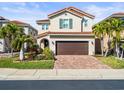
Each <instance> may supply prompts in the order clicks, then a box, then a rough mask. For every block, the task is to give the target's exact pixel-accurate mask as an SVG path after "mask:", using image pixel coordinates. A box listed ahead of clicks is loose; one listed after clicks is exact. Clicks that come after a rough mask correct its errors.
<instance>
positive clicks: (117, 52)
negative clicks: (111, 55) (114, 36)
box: [116, 42, 119, 58]
mask: <svg viewBox="0 0 124 93" xmlns="http://www.w3.org/2000/svg"><path fill="white" fill-rule="evenodd" d="M116 55H117V57H118V58H119V49H118V44H117V42H116Z"/></svg>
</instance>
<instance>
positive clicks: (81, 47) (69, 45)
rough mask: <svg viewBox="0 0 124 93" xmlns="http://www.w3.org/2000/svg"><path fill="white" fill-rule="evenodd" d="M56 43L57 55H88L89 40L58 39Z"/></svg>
mask: <svg viewBox="0 0 124 93" xmlns="http://www.w3.org/2000/svg"><path fill="white" fill-rule="evenodd" d="M56 44H57V45H56V54H57V55H88V42H78V41H58V42H56Z"/></svg>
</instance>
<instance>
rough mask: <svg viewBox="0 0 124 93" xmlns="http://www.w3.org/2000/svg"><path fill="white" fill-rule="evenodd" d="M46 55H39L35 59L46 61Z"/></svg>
mask: <svg viewBox="0 0 124 93" xmlns="http://www.w3.org/2000/svg"><path fill="white" fill-rule="evenodd" d="M44 57H45V55H44V54H38V55H37V56H36V57H35V60H42V59H44Z"/></svg>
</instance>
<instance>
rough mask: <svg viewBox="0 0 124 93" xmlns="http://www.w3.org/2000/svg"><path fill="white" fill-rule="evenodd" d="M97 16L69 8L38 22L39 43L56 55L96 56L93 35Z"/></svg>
mask: <svg viewBox="0 0 124 93" xmlns="http://www.w3.org/2000/svg"><path fill="white" fill-rule="evenodd" d="M94 18H95V16H93V15H91V14H89V13H86V12H84V11H82V10H79V9H77V8H75V7H68V8H64V9H62V10H59V11H57V12H54V13H52V14H49V15H48V19H45V20H44V19H43V20H37V21H36V22H37V24H38V25H39V26H40V27H41V33H40V34H39V35H38V37H37V43H38V44H39V45H40V47H41V48H45V47H49V48H50V49H51V50H52V51H53V53H54V54H56V55H94V53H95V39H94V35H93V33H92V25H93V19H94Z"/></svg>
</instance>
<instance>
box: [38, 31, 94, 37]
mask: <svg viewBox="0 0 124 93" xmlns="http://www.w3.org/2000/svg"><path fill="white" fill-rule="evenodd" d="M48 34H56V35H57V34H58V35H59V34H61V35H63V34H65V35H72V34H73V35H76V34H77V35H78V34H80V35H92V34H93V33H92V32H45V33H42V34H39V35H38V37H37V38H40V37H44V36H47V35H48Z"/></svg>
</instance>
